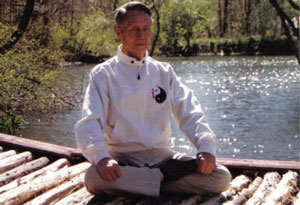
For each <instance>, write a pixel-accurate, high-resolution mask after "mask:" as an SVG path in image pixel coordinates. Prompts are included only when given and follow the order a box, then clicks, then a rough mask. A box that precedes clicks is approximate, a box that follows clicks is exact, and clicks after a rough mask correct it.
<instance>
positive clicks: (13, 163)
mask: <svg viewBox="0 0 300 205" xmlns="http://www.w3.org/2000/svg"><path fill="white" fill-rule="evenodd" d="M31 159H32V154H31V153H30V152H22V153H20V154H17V155H13V156H10V157H7V158H4V159H2V160H0V174H2V173H3V172H6V171H8V170H10V169H13V168H15V167H17V166H19V165H20V164H23V163H25V162H28V161H30V160H31Z"/></svg>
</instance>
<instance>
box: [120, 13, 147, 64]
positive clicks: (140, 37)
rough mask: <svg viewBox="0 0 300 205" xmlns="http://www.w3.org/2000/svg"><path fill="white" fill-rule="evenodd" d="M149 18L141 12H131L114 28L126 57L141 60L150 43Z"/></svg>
mask: <svg viewBox="0 0 300 205" xmlns="http://www.w3.org/2000/svg"><path fill="white" fill-rule="evenodd" d="M151 23H152V21H151V18H150V16H149V15H148V14H146V13H145V12H142V11H131V12H130V13H129V14H128V16H127V18H126V19H125V21H124V22H123V23H122V24H121V25H119V26H117V27H116V33H117V36H118V38H119V39H120V40H121V41H122V44H123V49H122V50H123V52H124V53H125V54H127V55H128V56H131V57H134V58H137V59H141V58H143V56H144V54H145V52H146V50H147V49H148V46H149V45H150V41H151Z"/></svg>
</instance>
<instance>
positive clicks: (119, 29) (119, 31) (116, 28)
mask: <svg viewBox="0 0 300 205" xmlns="http://www.w3.org/2000/svg"><path fill="white" fill-rule="evenodd" d="M115 32H116V34H117V36H118V38H119V39H120V34H121V28H120V26H118V25H116V26H115Z"/></svg>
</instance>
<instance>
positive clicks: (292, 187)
mask: <svg viewBox="0 0 300 205" xmlns="http://www.w3.org/2000/svg"><path fill="white" fill-rule="evenodd" d="M298 191H299V188H298V174H297V173H296V172H291V171H289V172H287V173H286V174H284V175H283V177H282V179H281V181H280V182H279V184H278V185H277V187H276V189H275V191H273V192H272V193H271V194H270V195H269V196H268V197H267V199H266V201H265V202H264V203H263V204H266V205H269V204H270V205H271V204H292V203H293V201H294V195H295V194H296V193H297V192H298Z"/></svg>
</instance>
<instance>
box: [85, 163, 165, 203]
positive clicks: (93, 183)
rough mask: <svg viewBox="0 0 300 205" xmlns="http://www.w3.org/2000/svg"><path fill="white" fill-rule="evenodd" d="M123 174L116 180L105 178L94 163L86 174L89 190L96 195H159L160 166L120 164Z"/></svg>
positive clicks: (86, 183)
mask: <svg viewBox="0 0 300 205" xmlns="http://www.w3.org/2000/svg"><path fill="white" fill-rule="evenodd" d="M120 169H121V174H122V176H121V177H120V178H118V179H116V180H114V181H106V180H104V179H103V178H102V177H101V176H100V174H99V172H98V170H97V168H96V167H95V166H94V165H92V166H91V167H90V168H89V169H88V170H87V173H86V175H85V185H86V188H87V190H88V191H89V192H90V193H92V194H95V195H99V194H102V193H106V194H110V195H116V194H120V193H132V194H141V195H148V196H152V197H158V196H159V192H160V171H159V169H158V168H154V169H150V168H148V167H141V168H139V167H133V166H120Z"/></svg>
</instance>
